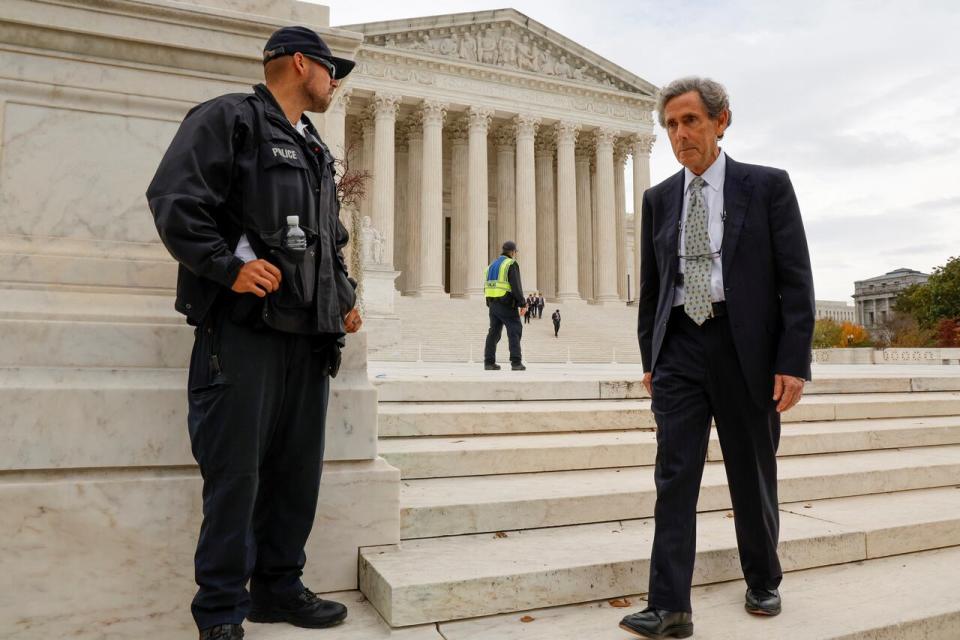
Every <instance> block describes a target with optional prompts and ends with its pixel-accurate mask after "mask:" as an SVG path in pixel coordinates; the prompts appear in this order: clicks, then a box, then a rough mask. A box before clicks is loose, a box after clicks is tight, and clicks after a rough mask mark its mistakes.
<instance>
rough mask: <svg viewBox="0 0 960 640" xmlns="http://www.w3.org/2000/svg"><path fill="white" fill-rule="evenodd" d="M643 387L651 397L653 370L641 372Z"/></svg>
mask: <svg viewBox="0 0 960 640" xmlns="http://www.w3.org/2000/svg"><path fill="white" fill-rule="evenodd" d="M643 388H644V389H646V390H647V393H649V394H650V397H651V398H652V397H653V372H652V371H647V372H646V373H645V374H643Z"/></svg>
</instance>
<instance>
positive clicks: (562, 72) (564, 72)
mask: <svg viewBox="0 0 960 640" xmlns="http://www.w3.org/2000/svg"><path fill="white" fill-rule="evenodd" d="M554 73H556V74H557V75H558V76H560V77H561V78H570V77H572V76H573V69H572V68H571V67H570V65H569V64H567V56H565V55H561V56H560V61H559V62H557V66H556V67H555V68H554Z"/></svg>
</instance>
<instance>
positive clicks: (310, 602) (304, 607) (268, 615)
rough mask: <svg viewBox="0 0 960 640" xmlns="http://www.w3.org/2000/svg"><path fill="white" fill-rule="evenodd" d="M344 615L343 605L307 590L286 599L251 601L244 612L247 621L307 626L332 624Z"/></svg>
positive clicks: (339, 620) (345, 610) (308, 627)
mask: <svg viewBox="0 0 960 640" xmlns="http://www.w3.org/2000/svg"><path fill="white" fill-rule="evenodd" d="M346 618H347V608H346V607H345V606H343V605H342V604H340V603H339V602H334V601H332V600H321V599H320V598H318V597H317V594H315V593H314V592H312V591H310V589H304V590H303V591H301V592H300V593H299V594H297V595H295V596H293V597H290V598H287V599H285V600H273V601H271V602H258V601H254V602H253V604H252V605H251V607H250V613H249V614H247V620H249V621H250V622H287V623H289V624H292V625H293V626H295V627H304V628H307V629H322V628H323V627H332V626H334V625H337V624H340V623H341V622H343V621H344V620H345V619H346Z"/></svg>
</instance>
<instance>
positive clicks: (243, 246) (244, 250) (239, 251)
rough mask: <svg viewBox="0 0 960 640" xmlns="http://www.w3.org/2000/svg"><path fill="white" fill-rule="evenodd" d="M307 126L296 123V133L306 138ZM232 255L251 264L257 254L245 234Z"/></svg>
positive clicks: (301, 121)
mask: <svg viewBox="0 0 960 640" xmlns="http://www.w3.org/2000/svg"><path fill="white" fill-rule="evenodd" d="M306 130H307V126H306V125H305V124H303V120H300V121H299V122H297V133H299V134H300V135H302V136H304V137H306V135H307V134H306V133H305V132H306ZM233 255H235V256H237V257H238V258H240V259H241V260H243V261H244V262H253V261H254V260H256V259H257V254H256V253H254V251H253V247H251V246H250V241H249V240H247V234H243V235H242V236H240V241H239V242H237V248H236V249H235V250H234V252H233Z"/></svg>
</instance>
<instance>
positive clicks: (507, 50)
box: [500, 38, 517, 68]
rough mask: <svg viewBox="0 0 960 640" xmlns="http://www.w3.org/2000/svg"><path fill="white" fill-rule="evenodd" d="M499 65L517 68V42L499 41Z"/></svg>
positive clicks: (509, 40)
mask: <svg viewBox="0 0 960 640" xmlns="http://www.w3.org/2000/svg"><path fill="white" fill-rule="evenodd" d="M500 64H502V65H503V66H505V67H514V68H515V67H516V66H517V41H516V40H514V39H513V38H501V39H500Z"/></svg>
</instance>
